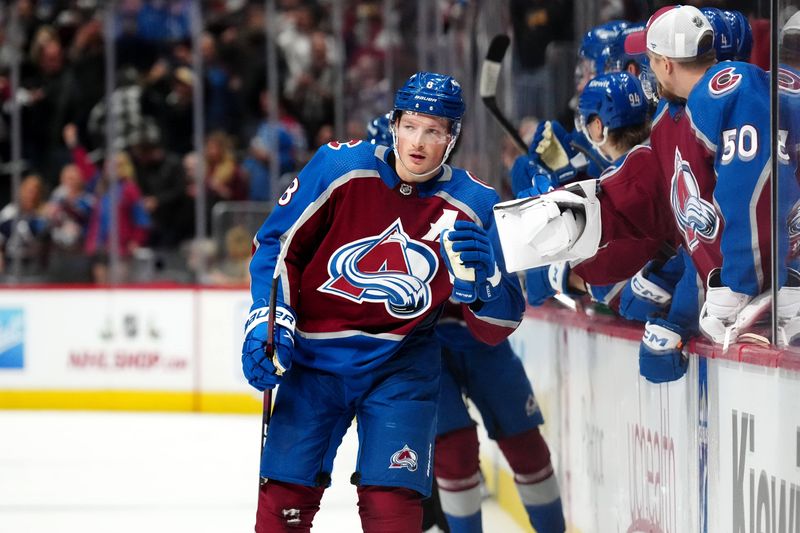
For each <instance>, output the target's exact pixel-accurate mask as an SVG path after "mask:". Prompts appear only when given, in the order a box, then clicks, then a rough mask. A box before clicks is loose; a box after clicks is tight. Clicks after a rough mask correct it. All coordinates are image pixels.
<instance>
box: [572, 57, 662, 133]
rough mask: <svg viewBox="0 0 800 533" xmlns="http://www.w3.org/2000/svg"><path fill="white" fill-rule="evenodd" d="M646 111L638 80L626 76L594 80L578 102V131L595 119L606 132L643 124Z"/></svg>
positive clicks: (634, 77)
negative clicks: (579, 127) (597, 119)
mask: <svg viewBox="0 0 800 533" xmlns="http://www.w3.org/2000/svg"><path fill="white" fill-rule="evenodd" d="M647 110H648V106H647V99H646V98H645V95H644V92H643V91H642V85H641V83H640V82H639V79H638V78H637V77H636V76H633V75H631V74H629V73H627V72H612V73H610V74H603V75H602V76H598V77H596V78H594V79H593V80H592V81H590V82H589V83H588V84H587V85H586V87H585V88H584V90H583V93H581V96H580V98H579V99H578V118H579V123H580V125H581V129H582V130H583V129H585V127H586V125H587V124H588V123H589V122H590V121H591V119H592V118H593V117H595V116H597V117H600V120H601V121H602V122H603V126H604V128H606V129H609V130H615V129H617V128H623V127H625V126H633V125H636V124H643V123H644V122H645V121H646V120H647ZM587 137H588V135H587Z"/></svg>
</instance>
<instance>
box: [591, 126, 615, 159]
mask: <svg viewBox="0 0 800 533" xmlns="http://www.w3.org/2000/svg"><path fill="white" fill-rule="evenodd" d="M583 134H584V136H585V137H586V138H587V139H589V142H590V143H591V145H592V146H594V148H595V149H596V150H597V153H598V154H600V155H601V156H602V157H603V159H605V160H606V161H608V162H609V163H613V162H614V160H613V159H612V158H611V157H610V156H608V155H606V154H605V153H604V152H603V151H602V150H601V149H600V147H601V146H605V144H606V143H607V142H608V126H605V125H604V126H603V137H602V139H601V140H600V141H595V140H594V139H592V136H591V135H590V134H589V129H588V128H585V129H583Z"/></svg>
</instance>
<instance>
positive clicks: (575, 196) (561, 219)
mask: <svg viewBox="0 0 800 533" xmlns="http://www.w3.org/2000/svg"><path fill="white" fill-rule="evenodd" d="M596 191H597V182H596V181H595V180H586V181H580V182H575V183H571V184H569V185H567V186H566V187H564V188H563V189H558V190H555V191H552V192H549V193H547V194H544V195H542V196H537V197H535V198H528V199H524V200H511V201H509V202H502V203H499V204H497V205H495V206H494V214H495V220H496V222H497V230H498V233H499V235H500V245H501V246H502V248H503V257H504V258H505V260H506V267H507V269H508V271H509V272H518V271H520V270H525V269H528V268H535V267H538V266H543V265H549V264H552V263H555V262H558V261H573V260H579V259H587V258H589V257H592V256H593V255H594V254H595V253H596V252H597V248H598V246H599V244H600V236H601V223H600V202H599V201H598V200H597V196H596Z"/></svg>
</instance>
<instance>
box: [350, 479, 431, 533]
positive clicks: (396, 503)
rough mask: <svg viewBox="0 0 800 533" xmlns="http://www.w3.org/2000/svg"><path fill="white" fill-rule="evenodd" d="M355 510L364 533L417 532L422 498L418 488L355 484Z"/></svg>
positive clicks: (420, 522)
mask: <svg viewBox="0 0 800 533" xmlns="http://www.w3.org/2000/svg"><path fill="white" fill-rule="evenodd" d="M358 514H359V515H361V527H362V528H363V529H364V533H419V532H420V531H421V530H422V501H421V496H420V494H419V493H418V492H416V491H413V490H411V489H404V488H400V487H376V486H371V485H362V486H359V487H358Z"/></svg>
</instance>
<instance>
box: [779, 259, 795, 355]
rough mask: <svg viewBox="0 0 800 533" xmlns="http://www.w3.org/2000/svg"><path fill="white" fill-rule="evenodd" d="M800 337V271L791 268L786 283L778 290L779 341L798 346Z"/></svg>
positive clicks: (781, 343)
mask: <svg viewBox="0 0 800 533" xmlns="http://www.w3.org/2000/svg"><path fill="white" fill-rule="evenodd" d="M798 338H800V273H798V272H797V271H796V270H794V269H791V268H790V269H789V272H788V276H787V278H786V283H785V284H784V286H783V287H781V288H780V289H779V290H778V343H779V345H781V346H796V342H797V340H798Z"/></svg>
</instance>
